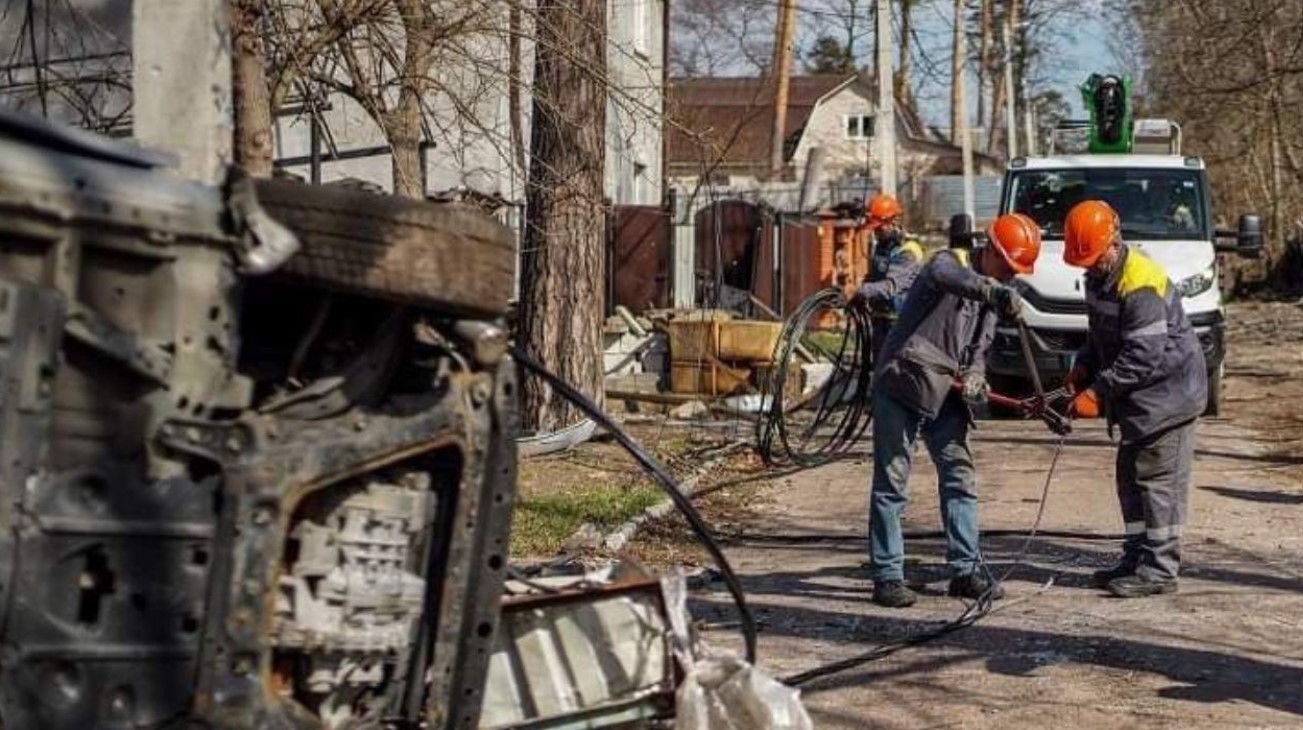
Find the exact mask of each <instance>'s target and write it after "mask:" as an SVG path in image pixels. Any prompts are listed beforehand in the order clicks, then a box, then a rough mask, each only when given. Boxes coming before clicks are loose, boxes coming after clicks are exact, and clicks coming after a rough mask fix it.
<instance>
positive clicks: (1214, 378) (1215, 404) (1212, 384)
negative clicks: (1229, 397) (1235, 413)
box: [1203, 363, 1226, 416]
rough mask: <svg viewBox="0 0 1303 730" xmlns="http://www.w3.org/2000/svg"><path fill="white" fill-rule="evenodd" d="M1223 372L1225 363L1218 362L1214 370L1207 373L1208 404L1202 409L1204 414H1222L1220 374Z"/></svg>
mask: <svg viewBox="0 0 1303 730" xmlns="http://www.w3.org/2000/svg"><path fill="white" fill-rule="evenodd" d="M1225 373H1226V364H1225V363H1222V364H1219V365H1218V366H1217V369H1216V370H1213V371H1211V372H1209V373H1208V405H1207V406H1205V407H1204V411H1203V414H1204V415H1205V416H1220V415H1221V414H1222V376H1223V375H1225Z"/></svg>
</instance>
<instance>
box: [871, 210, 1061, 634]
mask: <svg viewBox="0 0 1303 730" xmlns="http://www.w3.org/2000/svg"><path fill="white" fill-rule="evenodd" d="M987 238H988V243H987V244H986V246H985V247H984V248H983V249H982V252H981V258H980V261H979V263H978V267H977V270H976V271H975V270H973V269H972V268H971V267H970V266H968V265H967V264H968V262H967V255H966V252H963V251H956V250H946V251H941V252H940V253H938V254H937V255H936V256H934V257H933V258H932V259H931V260H930V261H929V262H928V263H927V264H926V265H925V266H924V267H923V269H922V271H921V272H920V273H919V276H918V279H917V280H916V281H915V282H914V286H913V287H911V288H910V290H909V295H908V296H907V297H906V299H905V304H904V307H903V308H902V309H901V312H900V317H899V319H898V320H897V321H896V325H895V326H894V327H893V328H892V329H891V333H890V334H889V335H888V336H887V342H886V344H885V345H883V348H882V354H881V359H880V361H879V362H878V364H877V367H876V369H875V371H874V388H873V491H872V495H871V497H870V504H869V543H870V552H871V557H872V568H871V575H872V578H873V601H874V603H877V604H879V605H883V606H889V607H893V608H899V607H904V606H909V605H912V604H913V603H914V598H915V597H914V593H913V592H912V591H911V590H910V589H909V588H907V587H905V583H904V563H905V545H904V541H903V539H902V537H901V532H900V513H901V511H902V510H903V509H904V507H905V503H906V497H905V488H906V485H907V483H908V482H909V472H910V463H911V459H912V458H913V454H914V444H915V441H916V440H917V439H918V437H919V435H922V437H923V441H924V443H925V444H926V445H927V448H928V451H929V452H930V453H931V455H932V461H933V462H934V463H935V464H936V467H937V473H938V475H939V483H938V488H939V491H940V496H941V520H942V522H943V523H944V527H945V533H946V542H947V545H948V549H947V551H946V560H947V562H948V563H949V565H950V568H951V572H952V578H951V580H950V586H949V593H950V595H952V596H961V597H966V598H978V597H981V596H982V595H983V594H986V595H989V596H991V597H995V598H998V597H999V595H1000V591H1001V589H1000V588H999V586H993V585H991V583H990V581H989V580H988V579H987V578H986V577H985V576H983V575H982V574H981V571H979V570H978V566H979V563H980V554H979V552H978V531H977V491H976V484H975V481H976V474H975V471H974V467H973V454H972V452H971V451H970V450H969V448H968V428H969V425H970V423H971V421H972V413H971V411H970V404H972V403H979V402H981V401H982V400H984V399H985V396H986V393H987V391H988V388H987V384H986V375H985V373H986V352H987V350H988V349H989V347H990V344H991V340H992V339H993V338H994V336H995V325H996V320H997V319H998V316H999V315H1000V314H1005V315H1007V316H1011V317H1016V316H1018V315H1019V310H1020V308H1021V299H1020V298H1019V296H1018V293H1017V292H1016V291H1015V290H1014V289H1013V288H1012V287H1010V286H1008V282H1009V281H1010V280H1012V279H1013V277H1014V275H1015V274H1029V273H1031V271H1032V266H1033V264H1034V263H1035V261H1036V257H1037V256H1038V255H1039V253H1040V246H1041V233H1040V229H1039V228H1038V227H1037V225H1036V224H1035V223H1034V222H1033V221H1032V220H1031V219H1030V218H1028V217H1027V216H1024V215H1020V214H1012V215H1005V216H1001V217H1000V218H997V219H996V221H995V222H994V223H993V224H992V225H991V227H990V229H988V231H987ZM956 382H962V384H963V390H962V396H961V395H960V394H959V393H956V392H955V389H954V385H955V383H956Z"/></svg>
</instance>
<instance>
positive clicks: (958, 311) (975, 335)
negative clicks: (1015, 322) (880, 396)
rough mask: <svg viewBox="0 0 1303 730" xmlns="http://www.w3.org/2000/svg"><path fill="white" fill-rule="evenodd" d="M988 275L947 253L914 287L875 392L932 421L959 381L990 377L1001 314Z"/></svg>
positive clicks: (887, 350) (890, 336)
mask: <svg viewBox="0 0 1303 730" xmlns="http://www.w3.org/2000/svg"><path fill="white" fill-rule="evenodd" d="M991 283H992V280H991V279H989V278H988V277H985V276H982V275H981V274H979V273H977V272H975V271H973V270H972V269H971V268H969V267H968V266H967V254H966V253H964V252H959V251H953V250H944V251H941V252H939V253H937V254H936V255H935V256H933V257H932V260H931V261H929V262H928V263H927V264H926V265H925V266H924V267H923V269H922V270H921V271H920V272H919V275H918V278H917V279H916V280H915V281H914V285H913V286H912V287H910V290H909V294H908V295H907V296H906V297H905V304H904V306H903V307H902V308H901V312H900V317H899V319H897V320H896V324H895V326H893V327H892V328H891V333H890V334H888V335H887V342H886V344H884V345H883V348H882V353H881V354H880V356H879V358H878V365H877V367H876V368H875V370H874V389H875V390H876V391H878V392H881V393H885V394H887V395H890V396H892V397H893V398H895V399H896V400H897V401H899V402H900V403H901V404H902V405H904V406H906V407H908V408H910V409H912V410H914V411H915V412H917V413H920V414H922V415H924V416H927V417H933V416H936V415H937V413H939V412H940V411H941V406H942V404H944V403H945V400H946V397H947V396H948V395H950V393H951V392H952V391H951V385H952V384H953V383H954V381H955V379H956V378H959V377H961V376H962V375H963V374H964V373H967V372H970V371H971V372H979V373H985V371H986V352H987V350H989V349H990V347H991V340H992V339H993V338H994V337H995V325H996V320H997V319H998V316H997V315H996V312H995V310H994V309H992V308H991V307H990V306H989V305H987V304H986V303H985V290H986V288H987V287H988V286H989V285H990V284H991Z"/></svg>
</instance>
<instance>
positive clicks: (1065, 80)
mask: <svg viewBox="0 0 1303 730" xmlns="http://www.w3.org/2000/svg"><path fill="white" fill-rule="evenodd" d="M1091 4H1092V3H1090V2H1083V3H1081V9H1080V11H1079V12H1078V13H1074V15H1073V16H1072V17H1068V18H1065V19H1064V20H1063V21H1062V22H1061V25H1062V26H1063V27H1062V28H1057V29H1055V31H1056V32H1055V36H1056V38H1055V40H1054V41H1053V42H1052V44H1051V45H1052V47H1053V48H1054V52H1055V57H1054V58H1053V59H1052V60H1051V59H1047V63H1046V68H1045V69H1044V71H1045V76H1046V79H1045V83H1044V84H1043V85H1042V86H1040V87H1039V88H1040V89H1044V88H1052V89H1056V90H1057V91H1059V93H1061V94H1063V97H1064V98H1065V99H1066V100H1067V101H1068V102H1069V103H1070V104H1071V105H1072V115H1073V117H1074V118H1078V117H1082V116H1084V115H1085V110H1084V108H1083V107H1082V105H1081V92H1080V91H1079V90H1078V87H1079V86H1080V85H1081V83H1082V82H1083V81H1085V80H1086V77H1087V76H1089V75H1090V74H1092V73H1109V72H1113V73H1116V72H1120V71H1122V69H1118V68H1116V61H1115V57H1114V54H1113V51H1112V50H1111V49H1110V42H1109V39H1110V37H1112V35H1113V34H1114V29H1113V28H1111V27H1110V23H1109V22H1108V19H1107V15H1106V14H1104V13H1098V12H1092V11H1091V10H1090V8H1089V7H1087V6H1089V5H1091ZM941 5H945V6H947V7H946V8H945V9H944V11H942V9H941V8H940V7H939V6H941ZM949 6H950V4H949V3H942V2H939V1H938V0H931V2H929V3H925V4H924V5H923V7H922V8H920V9H919V10H918V11H916V16H915V17H916V19H917V20H916V22H918V23H919V31H918V36H919V40H920V42H921V46H922V54H921V55H926V56H928V57H929V58H930V59H931V60H932V63H933V65H934V66H936V67H939V68H937V69H936V73H934V74H928V73H927V72H926V71H924V70H923V69H922V68H920V67H921V66H923V65H924V64H923V62H921V61H920V59H918V58H916V59H915V60H914V66H915V68H917V69H919V70H918V72H916V73H915V74H914V77H915V79H916V81H915V83H916V93H917V94H918V97H919V106H920V112H921V114H922V115H923V117H924V118H925V119H926V120H927V121H928V122H929V123H931V124H935V125H940V126H949V124H950V87H949V83H950V46H951V32H952V28H953V26H952V25H951V23H952V20H951V16H952V13H951V12H950V9H949ZM974 75H975V74H974V72H973V69H972V68H971V67H970V69H969V78H970V83H969V87H970V88H969V93H968V103H969V109H970V113H971V111H972V110H974V109H975V108H976V106H975V105H976V101H975V99H976V80H975V79H974V78H973V77H974ZM938 77H939V78H938ZM1034 91H1035V90H1034Z"/></svg>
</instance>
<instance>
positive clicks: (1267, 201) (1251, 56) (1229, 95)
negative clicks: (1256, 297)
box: [1122, 0, 1303, 264]
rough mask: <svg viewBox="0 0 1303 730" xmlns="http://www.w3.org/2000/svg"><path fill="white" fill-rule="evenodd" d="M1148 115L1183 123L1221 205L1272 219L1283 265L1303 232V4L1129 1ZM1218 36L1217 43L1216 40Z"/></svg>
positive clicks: (1273, 244)
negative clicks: (1291, 244) (1301, 111)
mask: <svg viewBox="0 0 1303 730" xmlns="http://www.w3.org/2000/svg"><path fill="white" fill-rule="evenodd" d="M1122 9H1123V10H1126V11H1128V12H1130V13H1131V18H1132V19H1133V20H1134V22H1135V24H1136V26H1137V28H1138V34H1139V37H1140V39H1141V40H1142V43H1141V49H1140V50H1141V53H1142V54H1143V63H1142V64H1141V67H1142V68H1143V74H1144V84H1143V88H1142V91H1143V93H1144V101H1145V105H1146V107H1147V110H1148V112H1149V113H1155V114H1160V115H1163V116H1168V117H1171V118H1174V119H1177V120H1178V121H1180V122H1181V123H1182V125H1183V127H1184V130H1185V146H1186V149H1187V150H1189V151H1190V152H1191V153H1192V154H1197V155H1201V156H1202V157H1204V158H1205V160H1206V161H1207V162H1208V165H1209V174H1210V177H1211V178H1212V182H1213V195H1214V199H1215V202H1216V205H1217V206H1218V208H1219V209H1220V210H1222V211H1227V212H1230V213H1234V212H1251V211H1252V212H1263V213H1265V214H1266V222H1267V227H1266V232H1267V234H1268V238H1269V246H1268V253H1269V259H1270V260H1271V263H1273V264H1275V263H1278V262H1279V261H1280V260H1281V259H1282V257H1283V254H1284V250H1285V245H1286V241H1287V240H1288V239H1289V238H1290V237H1291V236H1296V237H1297V236H1303V230H1300V227H1301V226H1303V141H1300V140H1303V119H1301V118H1300V115H1299V114H1298V113H1297V110H1298V109H1300V108H1303V43H1300V39H1301V38H1303V6H1300V4H1299V3H1297V2H1292V1H1290V0H1210V1H1209V2H1205V3H1162V4H1149V3H1141V2H1126V3H1125V5H1124V7H1123V8H1122ZM1210 39H1215V42H1210Z"/></svg>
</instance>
